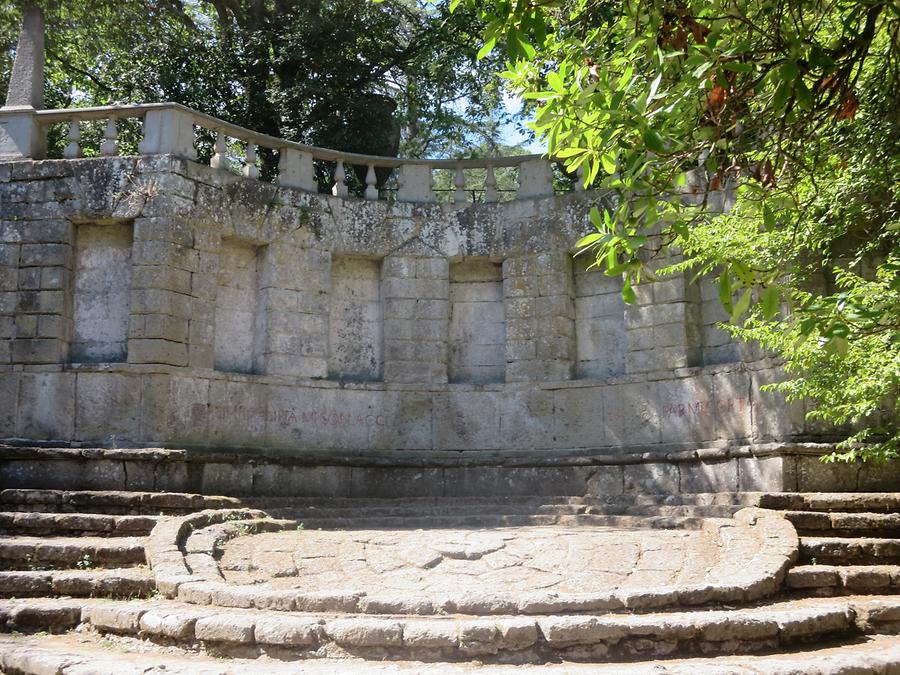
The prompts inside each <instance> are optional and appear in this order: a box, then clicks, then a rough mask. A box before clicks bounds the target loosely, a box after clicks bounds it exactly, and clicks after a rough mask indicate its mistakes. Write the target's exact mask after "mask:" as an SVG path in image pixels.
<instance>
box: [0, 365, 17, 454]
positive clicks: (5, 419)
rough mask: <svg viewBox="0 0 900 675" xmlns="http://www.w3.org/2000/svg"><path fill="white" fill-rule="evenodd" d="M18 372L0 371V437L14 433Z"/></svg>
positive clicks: (9, 436) (6, 436) (8, 436)
mask: <svg viewBox="0 0 900 675" xmlns="http://www.w3.org/2000/svg"><path fill="white" fill-rule="evenodd" d="M18 395H19V373H0V438H12V437H13V436H15V435H16V409H17V401H18Z"/></svg>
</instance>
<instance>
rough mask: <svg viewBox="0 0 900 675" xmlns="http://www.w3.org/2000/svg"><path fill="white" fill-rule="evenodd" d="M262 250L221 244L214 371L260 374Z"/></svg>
mask: <svg viewBox="0 0 900 675" xmlns="http://www.w3.org/2000/svg"><path fill="white" fill-rule="evenodd" d="M264 251H265V247H263V246H256V245H254V244H251V243H247V242H244V241H240V240H237V239H224V240H222V245H221V248H220V249H219V270H218V279H217V287H216V322H215V341H214V355H215V356H214V358H215V368H216V370H221V371H225V372H232V373H254V372H263V370H264V367H263V365H264V364H263V363H262V355H263V345H264V344H265V329H264V326H263V321H264V317H265V311H264V307H263V306H262V302H261V298H260V293H259V287H260V285H259V277H260V266H261V259H262V255H263V253H264Z"/></svg>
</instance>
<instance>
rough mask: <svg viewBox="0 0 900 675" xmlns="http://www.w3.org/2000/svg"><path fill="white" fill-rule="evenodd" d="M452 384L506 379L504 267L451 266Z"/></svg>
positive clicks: (481, 262) (467, 262)
mask: <svg viewBox="0 0 900 675" xmlns="http://www.w3.org/2000/svg"><path fill="white" fill-rule="evenodd" d="M449 334H450V339H449V363H448V366H447V376H448V379H449V381H450V382H469V383H474V384H485V383H488V382H503V381H504V379H505V376H506V318H505V310H504V306H503V274H502V271H501V265H499V264H497V263H493V262H491V261H489V260H478V259H474V260H465V261H463V262H458V263H454V264H452V265H450V329H449Z"/></svg>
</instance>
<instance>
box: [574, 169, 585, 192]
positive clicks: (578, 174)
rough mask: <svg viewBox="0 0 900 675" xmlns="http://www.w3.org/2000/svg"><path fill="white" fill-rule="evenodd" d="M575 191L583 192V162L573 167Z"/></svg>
mask: <svg viewBox="0 0 900 675" xmlns="http://www.w3.org/2000/svg"><path fill="white" fill-rule="evenodd" d="M575 192H584V164H582V165H581V166H579V167H578V168H577V169H575Z"/></svg>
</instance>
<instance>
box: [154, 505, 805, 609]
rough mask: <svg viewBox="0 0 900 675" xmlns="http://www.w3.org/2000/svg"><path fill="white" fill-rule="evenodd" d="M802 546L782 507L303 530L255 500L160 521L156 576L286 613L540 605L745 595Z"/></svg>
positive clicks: (188, 589)
mask: <svg viewBox="0 0 900 675" xmlns="http://www.w3.org/2000/svg"><path fill="white" fill-rule="evenodd" d="M796 556H797V536H796V532H795V531H794V529H793V527H792V526H791V525H790V524H789V523H788V522H787V521H786V520H784V519H783V518H782V517H781V516H780V515H778V514H775V513H774V512H767V511H764V510H758V509H744V510H742V511H740V512H738V513H737V514H736V515H735V517H734V518H732V519H723V518H706V519H704V520H703V521H702V523H701V526H700V527H699V528H697V529H683V528H677V527H676V528H668V529H657V528H652V527H621V526H615V527H598V526H590V525H585V526H578V527H571V526H563V525H542V526H528V525H525V526H519V527H480V528H440V527H435V528H426V529H412V528H403V527H391V528H389V529H385V528H380V529H379V528H374V529H373V528H372V527H371V526H361V527H349V528H346V529H321V530H319V529H306V527H305V526H304V525H303V523H302V522H301V521H297V520H289V519H288V520H276V519H272V518H270V517H267V516H266V515H265V514H264V513H263V512H261V511H248V510H219V511H204V512H200V513H198V514H194V515H191V516H185V517H182V518H179V519H173V520H171V521H167V522H165V523H161V524H160V525H158V526H157V528H156V529H154V531H153V533H152V535H151V537H150V541H149V542H148V544H147V559H148V562H149V563H150V565H151V567H152V568H153V571H154V574H155V575H156V581H157V585H158V587H159V588H160V590H161V591H163V592H164V593H165V594H167V595H168V596H169V597H173V598H177V599H179V600H182V601H185V602H190V603H195V604H211V605H219V606H226V607H228V606H231V607H257V608H266V609H276V610H277V609H280V610H285V611H294V610H297V611H304V610H315V611H343V612H362V613H391V612H400V613H413V614H442V613H445V612H455V613H460V614H473V613H486V614H497V613H506V614H544V613H549V612H553V611H560V610H572V609H573V608H576V609H594V610H596V609H608V610H615V609H635V608H642V607H658V606H665V605H673V604H677V603H682V604H702V603H708V602H714V601H721V602H724V601H734V600H753V599H757V598H760V597H764V596H766V595H769V594H771V593H774V592H775V591H776V590H777V588H778V587H779V586H780V584H781V581H782V580H783V577H784V574H785V571H786V569H787V568H788V566H789V565H790V564H791V563H792V561H794V560H795V559H796Z"/></svg>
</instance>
